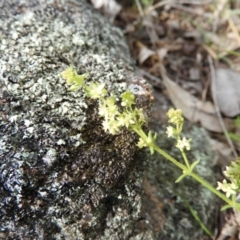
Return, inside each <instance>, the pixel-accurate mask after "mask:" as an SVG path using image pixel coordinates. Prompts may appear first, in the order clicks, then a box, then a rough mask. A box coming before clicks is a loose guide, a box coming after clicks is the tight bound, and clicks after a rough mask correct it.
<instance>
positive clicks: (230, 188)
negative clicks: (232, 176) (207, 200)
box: [217, 179, 238, 198]
mask: <svg viewBox="0 0 240 240" xmlns="http://www.w3.org/2000/svg"><path fill="white" fill-rule="evenodd" d="M237 189H238V187H237V185H236V184H235V183H233V182H232V183H227V181H226V179H224V180H223V182H222V183H220V182H218V187H217V190H222V191H223V192H225V193H226V197H228V198H229V197H230V196H231V195H233V194H236V190H237Z"/></svg>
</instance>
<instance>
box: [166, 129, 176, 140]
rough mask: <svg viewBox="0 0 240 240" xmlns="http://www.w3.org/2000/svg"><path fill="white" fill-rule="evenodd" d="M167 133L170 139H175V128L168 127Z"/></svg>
mask: <svg viewBox="0 0 240 240" xmlns="http://www.w3.org/2000/svg"><path fill="white" fill-rule="evenodd" d="M166 133H167V135H168V137H169V138H170V137H172V138H173V137H174V128H173V127H172V126H169V127H167V131H166Z"/></svg>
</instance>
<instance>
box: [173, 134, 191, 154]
mask: <svg viewBox="0 0 240 240" xmlns="http://www.w3.org/2000/svg"><path fill="white" fill-rule="evenodd" d="M190 142H191V139H186V138H185V137H183V139H178V141H177V144H176V147H177V148H178V149H180V151H183V150H184V148H185V149H186V150H190V149H191V145H190Z"/></svg>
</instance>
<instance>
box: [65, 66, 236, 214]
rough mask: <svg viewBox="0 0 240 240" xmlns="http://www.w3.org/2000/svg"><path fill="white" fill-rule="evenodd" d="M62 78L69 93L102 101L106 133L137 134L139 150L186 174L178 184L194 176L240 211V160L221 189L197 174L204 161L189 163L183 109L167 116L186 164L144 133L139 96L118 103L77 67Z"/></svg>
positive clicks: (125, 94)
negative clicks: (183, 134) (238, 196)
mask: <svg viewBox="0 0 240 240" xmlns="http://www.w3.org/2000/svg"><path fill="white" fill-rule="evenodd" d="M61 76H62V77H63V78H64V79H65V80H66V82H67V84H68V85H71V87H70V88H69V90H71V91H76V90H77V89H79V88H82V89H83V90H84V92H85V93H86V95H87V96H88V97H89V98H92V99H95V100H98V102H99V115H100V116H101V117H102V118H103V121H102V125H103V129H104V131H106V132H109V133H110V134H113V135H115V134H118V133H119V131H120V130H121V128H122V127H125V128H127V129H129V130H130V131H134V132H135V133H137V134H138V135H139V141H138V143H137V146H138V147H139V148H143V147H148V148H149V150H150V153H151V154H153V153H154V151H156V152H158V153H159V154H161V155H162V156H164V157H165V158H166V159H167V160H169V161H170V162H172V163H173V164H174V165H175V166H177V167H178V168H180V169H181V170H182V171H183V174H182V175H181V176H179V177H178V179H177V180H176V182H180V181H181V180H183V179H184V178H185V177H187V176H190V177H192V178H194V179H195V180H196V181H198V182H199V183H200V184H202V185H203V186H204V187H206V188H208V189H209V190H210V191H211V192H212V193H214V194H215V195H217V196H218V197H219V198H221V199H222V200H223V201H225V202H226V203H227V205H226V206H225V207H224V208H223V209H226V208H228V207H233V208H235V209H237V210H238V211H240V204H239V203H238V202H237V201H236V194H237V192H238V191H239V190H240V174H239V172H240V160H239V161H238V162H236V163H232V164H231V165H230V167H228V168H227V169H226V171H225V175H226V176H227V177H228V178H229V181H230V182H229V183H228V182H227V181H226V180H224V181H223V182H222V183H218V187H217V189H216V188H214V187H213V186H212V185H211V184H209V183H208V182H207V181H205V180H204V179H202V178H201V177H200V176H198V175H197V174H196V173H194V168H195V167H196V165H197V164H198V163H199V162H200V160H197V161H195V162H193V163H192V164H190V163H189V161H188V158H187V155H186V153H185V151H186V150H187V151H188V150H190V149H191V139H187V138H186V137H181V132H182V129H183V123H184V119H183V117H182V111H181V110H180V109H176V110H174V109H170V110H169V111H168V113H167V116H168V117H169V124H171V125H169V126H168V127H167V131H166V133H167V135H168V137H172V138H174V139H175V140H176V147H177V148H178V149H179V150H180V152H181V155H182V158H183V160H184V164H183V163H181V162H179V161H178V160H176V159H174V158H173V157H172V156H170V155H169V154H167V153H166V152H165V151H164V150H162V149H161V148H159V147H158V146H157V145H156V144H155V140H156V138H157V134H156V133H155V134H153V133H152V132H151V131H149V132H148V134H146V133H145V132H144V131H143V129H142V126H143V125H144V123H145V122H146V117H145V115H144V112H143V109H142V108H137V107H136V105H135V96H134V95H133V94H132V92H130V91H129V90H126V91H125V92H123V93H122V94H121V96H120V98H121V100H118V98H117V97H116V96H115V95H113V94H109V92H108V90H107V89H106V88H105V84H104V83H97V82H92V83H90V84H86V83H85V82H84V80H85V78H86V77H87V74H82V75H78V74H77V73H76V71H75V70H74V69H73V67H69V68H67V69H66V70H65V71H64V72H62V73H61ZM118 102H119V104H118ZM119 105H121V107H119ZM220 190H222V191H223V192H225V193H226V196H225V195H224V194H223V193H221V192H220ZM230 196H232V199H229V197H230Z"/></svg>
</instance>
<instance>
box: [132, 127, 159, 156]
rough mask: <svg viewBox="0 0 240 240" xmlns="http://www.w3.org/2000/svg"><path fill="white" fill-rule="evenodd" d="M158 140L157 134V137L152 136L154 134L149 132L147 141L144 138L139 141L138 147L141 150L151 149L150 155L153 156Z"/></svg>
mask: <svg viewBox="0 0 240 240" xmlns="http://www.w3.org/2000/svg"><path fill="white" fill-rule="evenodd" d="M156 138H157V134H156V133H155V135H154V136H152V132H151V131H149V132H148V136H146V138H145V139H144V138H140V139H139V141H138V144H137V146H138V147H139V148H143V147H149V150H150V153H151V154H153V153H154V143H155V140H156Z"/></svg>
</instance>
